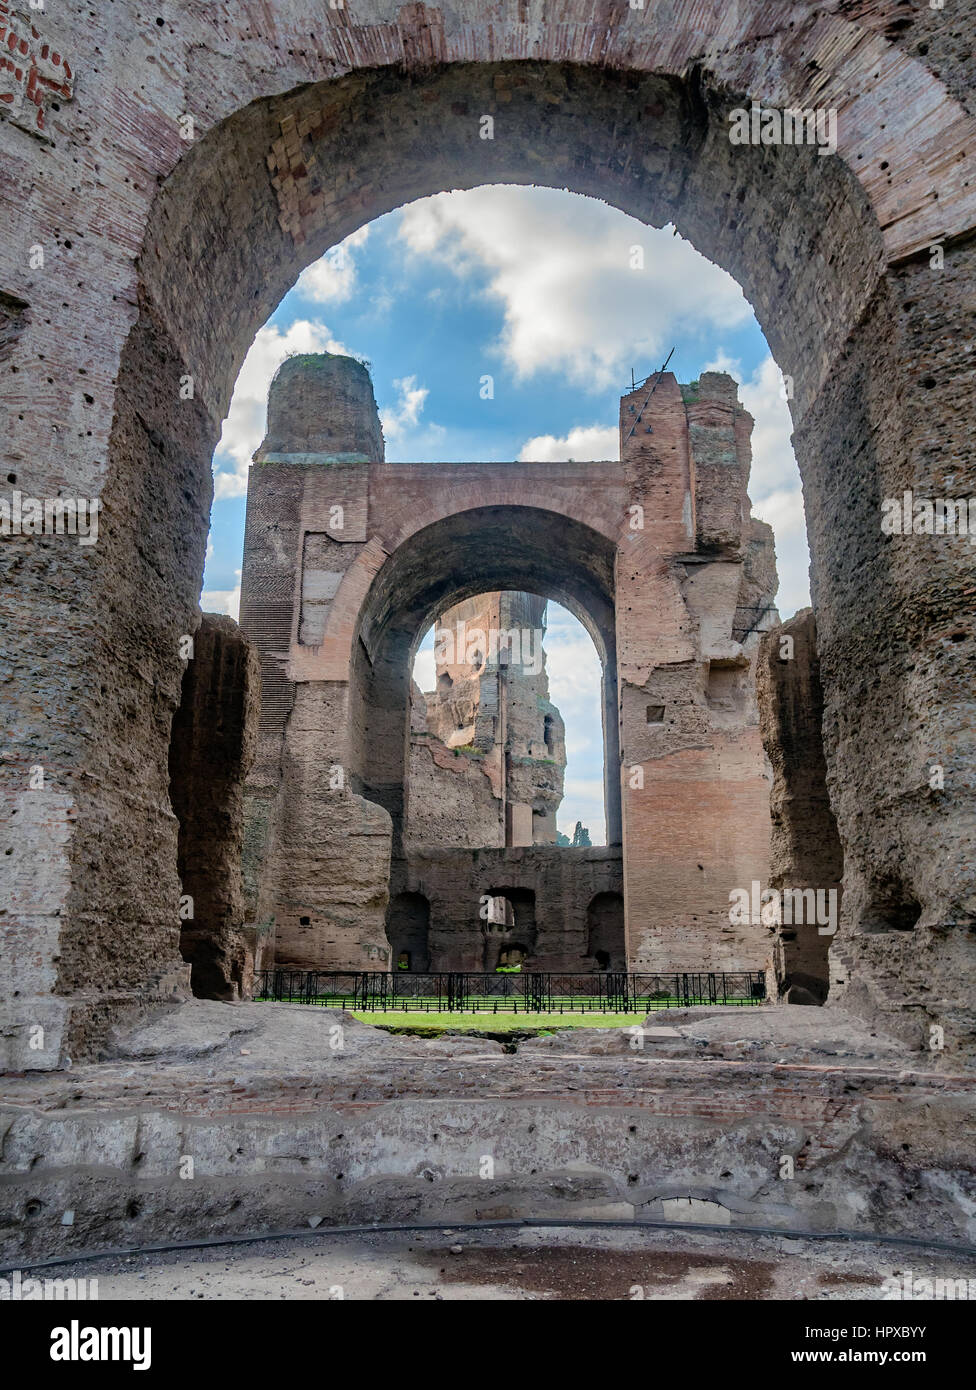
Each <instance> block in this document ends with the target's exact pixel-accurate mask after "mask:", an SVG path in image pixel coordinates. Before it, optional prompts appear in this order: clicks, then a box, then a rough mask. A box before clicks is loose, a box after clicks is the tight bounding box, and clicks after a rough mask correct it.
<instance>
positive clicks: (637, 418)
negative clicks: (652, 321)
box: [624, 348, 674, 444]
mask: <svg viewBox="0 0 976 1390" xmlns="http://www.w3.org/2000/svg"><path fill="white" fill-rule="evenodd" d="M673 356H674V348H672V349H671V351H670V352H669V353H668V355H667V357H666V358H665V359H664V366H663V367H662V368H661V369H660V371H659V372H657V373H656V374H655V376H654V385H653V386H652V387H651V389H650V390H649V391H648V393H647V400H645V401H644V404H643V405H642V406H641V408H640V410H638V412H637V415H636V416H635V418H634V423H633V424H632V425H631V427H630V430H629V431H628V433H627V439H629V438H630V436H631V435H632V434H633V433H634V430H635V429H636V428H637V426H638V424H639V423H640V418H641V416H642V415H643V414H644V411H645V410H646V409H647V402H648V401H649V400H650V399H651V397H652V396H653V395H654V392H655V391H656V390H657V384H658V382H659V381H660V380H661V377H662V376H663V375H664V373H665V372H666V371H667V367H668V363H669V362H670V361H671V358H672V357H673ZM630 375H631V377H633V375H634V369H633V367H631V369H630ZM644 380H645V381H650V377H645V378H644ZM627 439H625V440H624V443H625V444H626V443H627Z"/></svg>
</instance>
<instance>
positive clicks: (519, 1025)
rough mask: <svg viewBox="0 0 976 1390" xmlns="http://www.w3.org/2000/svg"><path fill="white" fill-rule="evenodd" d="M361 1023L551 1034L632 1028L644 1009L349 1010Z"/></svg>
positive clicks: (444, 1030)
mask: <svg viewBox="0 0 976 1390" xmlns="http://www.w3.org/2000/svg"><path fill="white" fill-rule="evenodd" d="M349 1012H350V1013H351V1014H353V1015H354V1016H355V1017H356V1018H358V1019H359V1020H360V1022H362V1023H372V1024H373V1025H374V1026H375V1027H379V1028H385V1029H386V1030H387V1031H388V1032H393V1033H400V1032H406V1031H410V1032H414V1031H417V1030H422V1031H423V1032H425V1033H426V1032H429V1033H431V1034H435V1033H447V1032H450V1033H462V1032H463V1033H470V1032H477V1033H554V1032H556V1031H557V1030H558V1029H560V1028H633V1027H634V1024H635V1023H637V1022H639V1021H640V1020H641V1019H643V1018H644V1017H645V1014H646V1010H645V1009H640V1010H638V1011H637V1012H636V1013H633V1014H596V1013H593V1014H571V1013H565V1014H534V1013H528V1014H527V1013H517V1014H515V1013H504V1014H502V1013H498V1014H493V1013H483V1014H448V1013H443V1014H437V1013H400V1012H399V1011H398V1012H396V1013H391V1012H385V1013H384V1012H380V1011H379V1010H375V1011H374V1010H369V1011H367V1010H365V1009H350V1010H349Z"/></svg>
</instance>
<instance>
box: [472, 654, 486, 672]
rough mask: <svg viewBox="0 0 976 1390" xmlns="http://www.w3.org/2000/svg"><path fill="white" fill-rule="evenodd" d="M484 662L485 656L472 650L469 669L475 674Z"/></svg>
mask: <svg viewBox="0 0 976 1390" xmlns="http://www.w3.org/2000/svg"><path fill="white" fill-rule="evenodd" d="M484 663H485V658H484V656H483V654H482V653H481V652H474V653H473V654H472V657H471V670H472V671H473V672H474V673H475V674H477V673H478V672H479V671H480V670H481V668H482V666H483V665H484Z"/></svg>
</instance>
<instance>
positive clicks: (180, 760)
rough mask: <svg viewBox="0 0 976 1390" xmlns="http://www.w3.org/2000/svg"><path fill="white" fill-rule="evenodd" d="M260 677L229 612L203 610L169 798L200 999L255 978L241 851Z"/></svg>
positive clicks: (230, 992)
mask: <svg viewBox="0 0 976 1390" xmlns="http://www.w3.org/2000/svg"><path fill="white" fill-rule="evenodd" d="M259 682H260V675H259V668H258V658H257V652H256V651H255V650H254V648H253V647H252V646H251V644H250V642H248V640H247V638H246V637H245V636H244V634H243V632H241V630H240V628H239V627H238V626H237V624H236V623H235V622H234V620H233V618H226V617H219V616H218V615H216V614H214V613H204V615H203V621H202V622H201V624H200V627H199V628H198V629H197V632H196V634H195V636H194V638H193V656H192V658H191V660H190V661H189V662H188V663H187V668H186V674H185V675H184V677H183V691H182V698H181V700H180V707H179V709H178V710H177V712H176V716H175V718H174V720H173V741H172V743H171V745H170V760H169V766H170V799H171V800H172V803H173V810H174V812H175V814H176V816H177V818H178V820H179V823H180V831H179V874H180V883H181V885H182V892H183V895H184V896H183V898H182V899H181V914H180V915H181V926H180V954H181V955H182V957H183V959H184V960H185V961H186V962H187V963H188V964H189V966H190V986H191V988H192V990H193V993H194V994H195V995H198V996H199V997H201V998H204V999H237V998H240V997H242V996H244V997H246V996H247V995H249V994H250V992H251V985H252V983H253V978H254V965H255V962H254V948H255V941H254V937H253V934H251V933H249V932H245V930H244V901H243V897H242V893H241V850H242V847H243V839H244V779H245V777H246V776H247V774H248V772H249V771H250V768H251V764H252V762H253V761H254V751H255V740H256V734H257V715H258V703H259ZM187 899H189V901H187Z"/></svg>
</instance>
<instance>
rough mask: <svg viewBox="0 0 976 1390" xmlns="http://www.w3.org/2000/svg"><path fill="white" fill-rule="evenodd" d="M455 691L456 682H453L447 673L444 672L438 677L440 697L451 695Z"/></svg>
mask: <svg viewBox="0 0 976 1390" xmlns="http://www.w3.org/2000/svg"><path fill="white" fill-rule="evenodd" d="M453 689H454V682H453V681H452V680H451V678H450V676H449V675H448V674H447V672H446V671H442V672H441V673H440V675H439V676H438V677H437V693H438V695H450V693H451V691H452V690H453Z"/></svg>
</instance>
